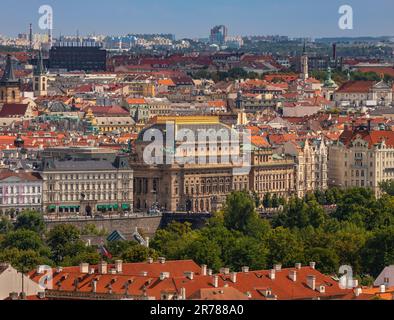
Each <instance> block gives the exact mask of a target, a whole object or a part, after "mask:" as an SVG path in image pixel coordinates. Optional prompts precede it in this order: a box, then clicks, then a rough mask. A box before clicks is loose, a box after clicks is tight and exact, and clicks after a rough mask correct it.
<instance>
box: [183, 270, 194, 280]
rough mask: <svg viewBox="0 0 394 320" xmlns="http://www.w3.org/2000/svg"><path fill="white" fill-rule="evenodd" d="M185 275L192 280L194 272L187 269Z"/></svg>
mask: <svg viewBox="0 0 394 320" xmlns="http://www.w3.org/2000/svg"><path fill="white" fill-rule="evenodd" d="M185 276H186V278H188V279H189V280H193V279H194V272H192V271H187V272H185Z"/></svg>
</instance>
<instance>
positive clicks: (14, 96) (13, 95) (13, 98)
mask: <svg viewBox="0 0 394 320" xmlns="http://www.w3.org/2000/svg"><path fill="white" fill-rule="evenodd" d="M15 99H16V93H15V91H14V90H12V100H15Z"/></svg>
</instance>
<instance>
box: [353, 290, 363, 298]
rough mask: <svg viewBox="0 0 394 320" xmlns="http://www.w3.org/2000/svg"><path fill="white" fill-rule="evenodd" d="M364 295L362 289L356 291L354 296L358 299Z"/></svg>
mask: <svg viewBox="0 0 394 320" xmlns="http://www.w3.org/2000/svg"><path fill="white" fill-rule="evenodd" d="M362 293H363V289H361V288H356V289H354V295H355V296H356V297H358V296H360V295H361V294H362Z"/></svg>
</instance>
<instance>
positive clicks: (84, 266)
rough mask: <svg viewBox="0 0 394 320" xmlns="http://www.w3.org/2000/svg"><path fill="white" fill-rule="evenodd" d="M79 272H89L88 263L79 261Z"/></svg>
mask: <svg viewBox="0 0 394 320" xmlns="http://www.w3.org/2000/svg"><path fill="white" fill-rule="evenodd" d="M79 272H80V273H85V274H87V273H89V263H84V262H83V263H81V264H80V265H79Z"/></svg>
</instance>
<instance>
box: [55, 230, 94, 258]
mask: <svg viewBox="0 0 394 320" xmlns="http://www.w3.org/2000/svg"><path fill="white" fill-rule="evenodd" d="M80 235H81V234H80V231H79V230H78V229H77V228H76V227H75V226H73V225H70V224H61V225H57V226H56V227H54V228H53V229H52V230H50V231H49V232H48V239H47V243H48V245H49V247H50V248H51V250H52V257H53V260H54V261H56V262H62V261H63V259H64V258H65V257H66V256H72V255H77V254H79V253H82V252H84V249H85V248H86V246H85V244H84V243H83V241H81V238H80Z"/></svg>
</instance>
